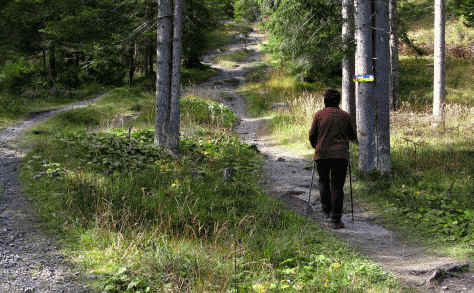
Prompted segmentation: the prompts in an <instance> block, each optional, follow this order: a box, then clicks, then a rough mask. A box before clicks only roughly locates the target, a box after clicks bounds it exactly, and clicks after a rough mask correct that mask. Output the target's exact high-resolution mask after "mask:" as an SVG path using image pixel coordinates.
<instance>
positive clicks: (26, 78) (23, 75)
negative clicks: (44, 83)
mask: <svg viewBox="0 0 474 293" xmlns="http://www.w3.org/2000/svg"><path fill="white" fill-rule="evenodd" d="M0 76H2V78H1V80H0V85H1V86H2V88H3V89H5V90H6V91H7V92H8V93H9V94H12V95H20V94H21V92H22V90H23V89H24V88H25V87H26V86H27V85H29V84H30V83H31V82H32V80H33V78H34V76H35V72H34V69H33V67H32V66H31V65H30V64H29V63H28V62H27V61H26V60H25V59H24V58H19V59H17V60H16V61H15V62H10V63H7V64H5V66H4V67H3V68H2V72H1V74H0Z"/></svg>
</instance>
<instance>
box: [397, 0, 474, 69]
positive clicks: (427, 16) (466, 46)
mask: <svg viewBox="0 0 474 293" xmlns="http://www.w3.org/2000/svg"><path fill="white" fill-rule="evenodd" d="M400 4H401V6H400V17H401V19H402V23H403V24H404V25H405V26H406V30H407V35H408V37H409V38H410V40H412V41H413V43H414V45H415V46H417V47H418V48H420V49H422V50H423V51H424V53H425V54H426V55H429V56H433V44H434V28H433V23H434V8H433V1H426V0H410V1H404V2H402V3H400ZM450 8H451V7H450V5H449V3H448V7H447V13H446V14H447V16H448V17H447V20H446V27H445V30H446V49H447V52H448V54H450V55H452V56H455V57H458V58H465V59H467V60H469V59H472V51H471V49H470V47H471V46H472V43H473V41H474V30H473V29H472V28H469V27H467V26H466V25H465V24H464V19H463V17H459V16H453V12H452V11H450Z"/></svg>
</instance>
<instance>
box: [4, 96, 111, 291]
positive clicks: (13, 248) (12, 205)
mask: <svg viewBox="0 0 474 293" xmlns="http://www.w3.org/2000/svg"><path fill="white" fill-rule="evenodd" d="M100 97H102V95H99V96H97V97H95V98H93V99H91V100H87V101H82V102H79V103H75V104H73V105H70V106H66V107H63V108H59V109H55V110H50V111H44V112H39V113H34V114H32V115H31V116H30V117H29V118H28V119H26V120H24V121H21V122H19V123H17V124H15V125H13V126H10V127H7V128H5V129H3V130H0V292H31V293H33V292H89V289H88V288H87V287H84V286H83V285H80V284H79V282H77V281H78V280H77V279H78V276H79V273H77V272H74V270H72V269H71V266H70V265H69V264H68V262H67V261H66V260H65V258H64V256H63V255H62V254H61V253H60V252H59V249H58V247H57V244H56V243H55V241H54V238H53V237H51V236H50V235H45V234H44V232H43V231H42V230H41V229H40V223H39V222H38V219H37V218H36V217H35V216H34V215H35V213H34V211H33V210H32V208H31V206H30V204H29V203H28V202H27V200H26V199H25V197H24V195H23V194H22V192H21V190H20V184H19V180H18V172H19V163H20V161H21V159H22V158H23V156H24V153H25V151H27V150H24V149H20V148H18V146H16V141H17V140H18V139H19V137H20V135H22V133H23V132H24V131H25V130H26V129H27V128H29V127H31V126H32V125H34V124H37V123H39V122H41V121H43V120H45V119H47V118H49V117H51V116H53V115H54V114H57V113H60V112H64V111H68V110H72V109H76V108H80V107H85V106H87V105H89V104H91V103H93V102H95V101H96V100H98V99H99V98H100Z"/></svg>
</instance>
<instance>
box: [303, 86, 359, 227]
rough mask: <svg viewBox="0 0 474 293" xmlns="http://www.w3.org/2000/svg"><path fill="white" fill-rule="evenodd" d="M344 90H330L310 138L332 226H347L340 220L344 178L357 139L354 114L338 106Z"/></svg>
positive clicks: (324, 209) (321, 194)
mask: <svg viewBox="0 0 474 293" xmlns="http://www.w3.org/2000/svg"><path fill="white" fill-rule="evenodd" d="M340 102H341V94H340V93H339V92H338V91H336V90H332V89H330V90H327V91H326V93H325V94H324V106H325V108H324V109H323V110H321V111H319V112H317V113H316V114H315V115H314V119H313V124H312V125H311V129H310V131H309V141H310V142H311V146H312V147H313V148H314V149H315V151H314V160H315V161H316V166H317V170H318V173H319V191H320V196H321V205H322V210H323V213H324V215H325V216H326V218H330V219H331V227H332V228H334V229H341V228H344V223H343V222H342V221H341V217H342V208H343V201H344V191H343V187H344V182H345V179H346V173H347V166H348V162H349V141H350V140H352V141H354V142H356V143H357V134H356V131H355V128H354V125H353V123H352V120H351V116H350V115H349V114H348V113H347V112H345V111H343V110H341V109H339V103H340ZM331 186H332V188H331Z"/></svg>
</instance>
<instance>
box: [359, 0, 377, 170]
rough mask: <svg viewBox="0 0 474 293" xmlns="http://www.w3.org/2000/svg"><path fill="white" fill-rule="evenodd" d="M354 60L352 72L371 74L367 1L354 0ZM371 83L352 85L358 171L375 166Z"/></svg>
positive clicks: (370, 39) (372, 168) (369, 9)
mask: <svg viewBox="0 0 474 293" xmlns="http://www.w3.org/2000/svg"><path fill="white" fill-rule="evenodd" d="M355 11H356V14H355V15H356V17H355V19H356V44H357V48H356V61H355V73H356V75H358V74H373V68H372V57H373V50H372V45H373V44H372V31H371V25H372V21H371V16H372V9H371V2H370V0H355ZM373 90H374V85H373V83H371V82H359V83H357V85H356V100H357V115H356V116H357V133H358V139H359V170H360V171H361V172H362V173H368V172H371V171H373V170H374V169H375V108H376V104H375V99H374V94H373Z"/></svg>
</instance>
